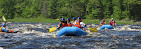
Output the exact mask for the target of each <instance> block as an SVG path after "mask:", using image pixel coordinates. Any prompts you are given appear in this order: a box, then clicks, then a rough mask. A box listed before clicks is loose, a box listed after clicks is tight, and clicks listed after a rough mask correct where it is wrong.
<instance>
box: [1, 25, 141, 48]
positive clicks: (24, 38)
mask: <svg viewBox="0 0 141 49" xmlns="http://www.w3.org/2000/svg"><path fill="white" fill-rule="evenodd" d="M55 26H57V24H53V23H11V24H9V25H8V27H7V29H14V30H17V29H21V30H22V32H19V33H8V34H0V48H3V49H18V48H20V49H22V48H23V49H24V48H37V49H38V48H60V49H61V48H74V49H78V48H82V49H86V48H104V49H109V48H118V49H122V48H127V49H129V48H137V49H140V48H141V41H140V39H141V25H119V26H117V28H116V29H114V30H109V29H105V30H101V31H98V32H91V33H92V34H88V35H87V36H80V37H66V36H61V37H54V35H55V34H54V32H53V33H49V32H48V28H51V27H55ZM88 26H91V27H95V26H97V25H95V26H93V25H91V24H90V25H88ZM132 29H134V30H132Z"/></svg>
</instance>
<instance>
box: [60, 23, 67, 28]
mask: <svg viewBox="0 0 141 49" xmlns="http://www.w3.org/2000/svg"><path fill="white" fill-rule="evenodd" d="M61 24H62V25H61ZM60 25H61V28H64V27H66V26H67V24H66V23H59V26H60Z"/></svg>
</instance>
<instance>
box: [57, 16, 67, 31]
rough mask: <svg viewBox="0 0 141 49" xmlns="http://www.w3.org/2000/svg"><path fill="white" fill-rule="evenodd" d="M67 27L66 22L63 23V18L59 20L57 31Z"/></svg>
mask: <svg viewBox="0 0 141 49" xmlns="http://www.w3.org/2000/svg"><path fill="white" fill-rule="evenodd" d="M66 26H67V22H66V21H65V18H61V22H60V23H59V25H58V28H57V29H61V28H64V27H66Z"/></svg>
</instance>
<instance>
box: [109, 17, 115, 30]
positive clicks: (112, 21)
mask: <svg viewBox="0 0 141 49" xmlns="http://www.w3.org/2000/svg"><path fill="white" fill-rule="evenodd" d="M110 25H112V26H113V27H114V28H115V27H116V22H115V20H114V18H111V20H110Z"/></svg>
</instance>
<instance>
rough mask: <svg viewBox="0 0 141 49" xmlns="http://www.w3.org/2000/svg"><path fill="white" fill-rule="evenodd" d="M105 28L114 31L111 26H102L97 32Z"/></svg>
mask: <svg viewBox="0 0 141 49" xmlns="http://www.w3.org/2000/svg"><path fill="white" fill-rule="evenodd" d="M105 28H108V29H114V28H113V26H112V25H102V26H101V27H100V28H99V29H98V30H102V29H105Z"/></svg>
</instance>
